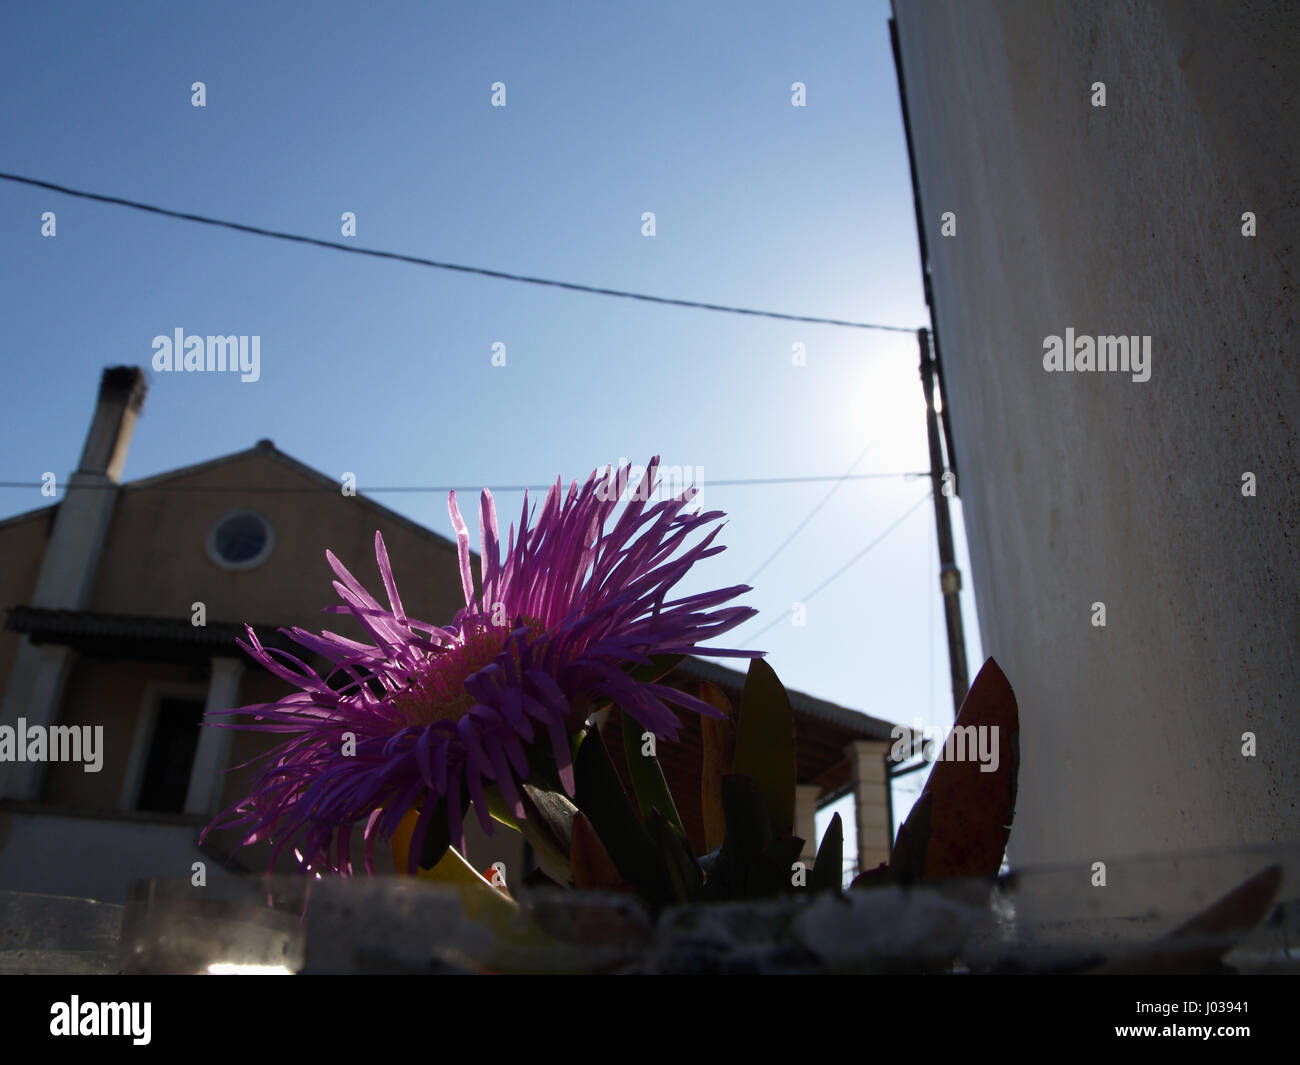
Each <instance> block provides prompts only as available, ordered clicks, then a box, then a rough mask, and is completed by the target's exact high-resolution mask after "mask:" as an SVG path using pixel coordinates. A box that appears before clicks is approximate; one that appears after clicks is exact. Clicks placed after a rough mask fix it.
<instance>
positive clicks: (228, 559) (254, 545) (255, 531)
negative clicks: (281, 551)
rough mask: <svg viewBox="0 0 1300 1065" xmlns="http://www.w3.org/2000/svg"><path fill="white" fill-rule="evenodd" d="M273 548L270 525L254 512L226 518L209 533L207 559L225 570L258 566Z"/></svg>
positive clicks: (237, 513) (238, 512)
mask: <svg viewBox="0 0 1300 1065" xmlns="http://www.w3.org/2000/svg"><path fill="white" fill-rule="evenodd" d="M274 547H275V533H274V532H273V531H272V530H271V523H270V522H269V521H267V520H266V518H264V517H262V515H261V514H258V513H257V512H256V511H253V510H236V511H234V512H232V513H230V514H227V515H226V516H225V517H224V518H222V519H221V520H220V521H218V522H217V523H216V524H215V525H214V526H212V531H211V532H209V533H208V557H210V558H211V559H212V561H213V562H215V563H216V564H217V565H218V566H221V567H223V568H224V569H252V568H253V567H254V566H260V565H261V564H262V563H263V562H265V561H266V560H267V558H268V557H269V556H270V554H271V550H272V548H274Z"/></svg>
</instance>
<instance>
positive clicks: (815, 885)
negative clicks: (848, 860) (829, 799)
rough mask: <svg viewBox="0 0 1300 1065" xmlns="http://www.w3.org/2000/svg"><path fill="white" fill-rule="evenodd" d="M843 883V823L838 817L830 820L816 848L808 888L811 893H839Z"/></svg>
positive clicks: (837, 815)
mask: <svg viewBox="0 0 1300 1065" xmlns="http://www.w3.org/2000/svg"><path fill="white" fill-rule="evenodd" d="M843 883H844V822H843V821H841V820H840V815H839V814H836V815H835V816H834V817H832V818H831V823H830V824H829V825H827V826H826V831H825V833H824V834H823V835H822V842H821V846H820V847H818V848H817V859H816V861H815V862H814V863H813V871H812V876H810V877H809V878H808V887H809V888H811V889H812V890H813V891H839V890H840V888H841V885H842V884H843Z"/></svg>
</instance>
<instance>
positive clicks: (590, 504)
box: [203, 457, 760, 874]
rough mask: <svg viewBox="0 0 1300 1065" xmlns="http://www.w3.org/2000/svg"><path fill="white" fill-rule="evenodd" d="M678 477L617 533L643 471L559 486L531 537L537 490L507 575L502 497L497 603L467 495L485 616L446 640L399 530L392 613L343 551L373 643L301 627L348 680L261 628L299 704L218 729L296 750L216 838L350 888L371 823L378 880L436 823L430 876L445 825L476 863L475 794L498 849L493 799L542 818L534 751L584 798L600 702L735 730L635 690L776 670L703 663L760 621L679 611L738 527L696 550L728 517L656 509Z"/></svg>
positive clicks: (385, 566)
mask: <svg viewBox="0 0 1300 1065" xmlns="http://www.w3.org/2000/svg"><path fill="white" fill-rule="evenodd" d="M658 461H659V460H658V458H657V457H656V458H654V459H652V460H651V462H650V464H649V466H648V468H647V469H646V472H645V475H644V477H643V478H642V479H641V481H640V482H639V483H638V485H637V486H636V487H635V489H634V490H633V491H632V493H631V494H630V496H629V499H628V502H627V504H626V506H625V507H624V510H623V512H622V514H621V515H619V517H618V520H617V522H615V523H614V525H613V528H612V529H610V530H609V531H606V528H605V526H606V524H607V522H608V521H609V519H610V516H611V514H612V513H613V511H614V510H615V509H616V507H617V506H618V500H619V495H620V490H621V488H622V487H623V486H624V485H626V483H627V477H628V468H626V467H625V468H624V469H622V470H619V471H618V473H617V475H615V474H614V473H613V471H611V470H609V469H608V468H606V470H604V471H602V472H593V473H592V475H591V476H590V477H589V478H588V479H587V483H586V484H585V485H584V486H583V487H582V488H581V489H579V487H578V483H577V482H576V481H574V482H573V483H572V484H571V485H570V487H569V491H568V493H567V495H564V496H562V494H561V482H560V481H559V480H558V479H557V481H556V483H555V485H553V486H552V487H551V489H550V491H549V492H548V493H547V496H546V501H545V503H543V504H542V508H541V515H540V517H537V518H536V523H535V524H533V525H532V527H531V528H530V526H529V519H530V515H529V510H528V497H527V493H525V495H524V506H523V512H522V513H521V515H520V519H519V541H518V543H516V542H515V527H514V525H513V524H512V525H511V527H510V531H509V536H508V540H507V545H506V557H505V559H504V561H502V560H501V558H500V548H501V543H500V536H499V534H498V529H497V518H496V508H495V506H494V504H493V502H492V495H491V493H490V492H487V491H486V490H485V491H484V492H483V495H482V501H481V504H480V508H479V536H480V540H481V543H482V551H481V554H480V587H481V594H478V595H476V594H475V590H474V582H473V578H472V575H471V569H470V550H469V532H468V530H467V529H466V527H465V522H464V520H463V519H462V518H461V515H460V511H459V509H458V508H457V506H456V494H455V492H453V493H451V496H450V498H449V500H448V509H449V510H450V512H451V520H452V524H453V526H454V527H455V530H456V541H457V547H458V550H459V555H460V577H461V584H462V586H463V588H464V592H465V607H464V609H462V610H461V611H459V612H458V613H457V614H456V616H455V617H454V618H453V619H452V621H451V624H450V625H448V626H446V627H439V626H436V625H431V624H427V623H424V622H420V621H416V620H413V619H412V618H409V617H407V615H406V612H405V610H404V609H403V607H402V601H401V598H400V597H399V595H398V592H397V584H396V581H395V580H394V577H393V570H392V566H391V565H390V564H389V561H388V553H387V551H386V549H385V547H384V541H383V537H382V536H380V535H379V533H376V534H375V556H376V558H377V560H378V563H379V572H380V576H381V577H382V579H383V583H384V590H385V592H386V593H387V596H388V606H387V607H384V606H382V605H381V604H380V603H379V602H378V601H377V600H376V599H374V598H373V597H372V596H371V595H370V594H369V593H368V592H367V591H366V590H365V589H364V588H363V587H362V586H361V585H360V584H359V583H358V582H357V580H356V579H355V578H354V577H353V576H352V574H351V573H349V572H348V570H347V569H346V568H345V567H344V566H343V564H342V563H341V562H339V560H338V559H337V558H335V557H334V554H333V553H332V552H328V551H327V552H326V558H327V559H328V560H329V563H330V565H331V566H332V567H333V569H334V572H335V573H336V574H337V575H338V578H339V579H338V580H337V581H335V582H334V587H335V589H336V590H337V591H338V593H339V596H340V597H341V598H342V599H343V602H344V604H345V605H343V606H336V607H331V608H329V609H330V610H332V611H334V612H336V613H346V614H350V615H352V616H353V617H355V618H356V619H357V621H358V622H359V623H360V624H361V626H362V627H363V628H364V629H365V631H366V633H367V634H368V635H369V637H370V640H371V642H370V643H358V642H357V641H355V640H350V639H346V638H344V637H342V636H339V635H337V634H335V633H331V632H322V633H321V634H320V635H319V636H318V635H315V634H313V633H310V632H307V631H306V630H304V629H300V628H294V629H284V630H281V631H282V632H284V633H285V634H286V635H288V636H289V637H290V638H291V639H292V640H293V641H294V642H295V643H297V644H299V645H300V646H301V647H303V648H305V649H306V650H307V651H309V652H312V653H314V654H318V655H320V656H322V657H324V658H325V659H326V660H328V661H330V662H331V663H333V665H334V669H333V670H331V671H330V673H329V674H328V676H326V677H324V678H322V677H321V676H319V675H318V674H317V673H316V671H315V670H314V669H312V668H311V667H310V666H309V665H308V664H307V663H306V662H305V661H303V660H302V659H300V658H298V657H296V656H295V655H292V654H290V653H288V652H286V651H281V650H278V649H275V648H266V647H263V645H262V644H261V643H260V641H259V640H258V639H257V636H256V634H255V633H254V632H253V630H252V629H251V628H248V638H249V643H247V644H245V643H243V641H240V646H242V647H243V648H244V649H245V650H246V651H247V652H248V653H249V654H250V655H251V656H252V657H253V658H255V659H256V660H257V661H258V662H260V663H261V664H262V665H263V666H265V667H266V668H267V669H268V670H270V671H271V672H272V673H274V674H275V675H276V676H278V677H281V678H283V679H284V680H286V681H289V682H290V683H291V684H293V685H294V686H295V687H297V688H298V689H299V690H298V691H296V692H294V693H293V694H291V695H287V696H285V697H284V698H282V699H280V700H279V701H277V702H274V703H264V704H260V705H256V706H249V707H243V708H241V709H238V710H227V711H222V714H223V715H238V714H242V715H247V716H249V717H251V718H252V719H253V720H252V723H249V724H233V723H223V724H221V725H218V727H229V728H242V729H249V730H257V731H263V732H273V733H286V734H289V735H290V737H291V738H290V739H288V740H286V741H285V742H284V743H283V744H281V745H280V746H279V747H277V748H275V749H274V750H273V751H271V752H270V753H269V754H267V755H265V756H263V759H262V760H261V761H262V765H261V768H260V772H259V774H258V775H257V777H256V779H255V781H254V783H253V788H252V792H251V794H250V795H249V796H248V797H247V798H245V799H244V800H242V801H241V802H239V803H237V804H236V805H235V806H233V807H231V808H230V809H228V810H226V811H225V812H224V813H222V814H221V815H219V816H218V817H217V818H216V819H215V820H214V821H213V822H212V824H210V825H209V826H208V827H207V828H205V829H204V833H203V834H204V836H206V835H207V833H209V832H211V831H213V830H214V829H219V828H230V827H235V826H246V828H247V831H246V834H245V836H244V838H243V841H242V842H243V844H245V845H246V844H250V843H254V842H257V841H259V840H263V839H265V840H270V841H271V843H272V844H273V849H272V854H271V859H270V864H271V865H272V866H273V865H274V864H275V862H276V860H277V859H278V857H279V855H280V853H281V852H282V851H283V850H284V848H285V847H287V846H291V845H292V846H293V847H294V848H295V849H294V853H295V854H296V855H297V857H298V862H299V865H300V867H301V868H303V869H304V870H316V871H329V872H336V873H344V874H350V873H351V872H352V863H351V857H350V854H349V840H350V836H351V832H352V828H353V826H354V825H355V824H356V823H357V822H359V821H362V820H364V821H365V840H366V846H365V867H366V870H367V872H370V873H373V872H374V865H373V850H374V844H375V839H376V837H380V838H384V839H389V838H391V837H392V834H393V832H394V830H395V829H396V827H397V825H398V823H399V822H400V821H401V820H402V818H403V816H404V815H405V814H406V813H407V812H408V811H410V810H412V809H418V810H419V811H420V813H419V817H418V820H417V822H416V826H415V831H414V834H413V836H412V839H411V845H410V868H409V869H408V871H410V872H413V871H414V868H415V865H416V862H417V858H418V856H419V854H420V852H421V846H422V843H423V841H424V838H425V835H426V832H427V831H428V830H429V826H430V822H431V819H432V817H433V816H434V813H435V811H436V810H439V809H441V810H444V811H445V816H446V818H447V829H448V832H449V838H450V839H451V841H452V842H453V844H456V845H459V846H461V847H462V848H463V839H464V832H463V827H462V823H461V822H462V816H463V815H462V808H463V807H462V797H464V796H467V797H468V799H469V800H471V801H472V805H473V807H474V810H475V813H476V814H477V816H478V819H479V821H480V823H481V824H482V825H483V828H484V830H485V831H488V832H490V831H491V822H490V820H489V816H488V798H487V795H486V794H485V786H490V785H493V784H495V785H496V787H497V788H499V789H500V793H501V795H502V796H503V797H504V798H505V800H506V802H507V803H508V804H509V806H510V807H511V808H512V810H513V812H514V814H515V816H516V817H522V816H524V807H523V804H522V802H521V799H520V793H519V787H518V782H519V781H522V780H525V779H527V778H528V776H529V753H530V752H529V748H530V745H531V754H532V755H533V757H534V758H536V756H537V755H538V753H539V752H542V753H545V754H546V755H547V757H548V759H549V757H551V756H553V758H554V763H555V767H554V768H555V772H556V775H558V779H559V781H560V782H561V783H562V784H563V786H564V788H565V789H566V790H567V791H568V792H569V794H573V789H574V781H573V765H572V758H571V748H570V735H571V734H572V733H573V732H574V731H576V730H577V729H579V728H581V727H582V724H583V721H584V720H585V719H586V717H587V716H588V715H589V714H590V712H591V710H592V708H593V707H594V706H595V705H598V704H600V703H604V702H607V701H608V702H612V703H614V704H616V705H618V706H620V707H622V708H623V709H624V710H625V711H626V712H627V713H628V714H630V715H631V716H632V717H633V718H635V719H636V720H637V722H639V723H640V724H641V725H642V727H643V728H645V729H646V730H647V731H649V732H652V733H654V734H655V735H656V736H657V737H659V738H664V739H668V740H675V739H676V738H677V729H678V728H679V727H680V725H681V722H680V721H679V719H678V718H677V716H676V715H675V714H674V713H673V711H672V709H670V704H671V705H672V706H676V707H679V708H683V709H686V710H692V711H695V712H697V713H701V714H707V715H710V716H718V712H717V711H716V710H714V709H713V708H712V707H710V706H709V705H708V704H706V703H704V702H702V701H701V700H699V699H696V698H694V697H692V696H690V695H687V694H685V693H683V692H680V691H678V690H676V689H674V688H671V687H668V686H666V685H662V684H658V683H651V682H645V681H639V680H636V679H634V678H633V677H632V676H630V675H629V671H630V670H631V669H633V668H634V667H636V666H638V665H646V664H649V663H650V661H651V659H652V658H653V657H655V656H660V655H687V654H696V655H711V656H729V657H738V658H754V657H758V655H759V654H760V652H756V651H741V650H733V649H718V648H712V647H702V646H700V645H701V644H702V643H703V642H704V641H707V640H709V639H712V638H713V637H715V636H717V635H719V634H721V633H724V632H726V631H728V630H730V629H732V628H734V627H735V626H737V625H739V624H741V623H742V622H744V621H746V620H748V619H749V618H750V617H752V616H753V615H754V614H755V613H756V611H754V610H753V609H752V608H750V607H738V606H731V607H725V608H723V607H722V604H723V603H726V602H728V601H729V600H732V599H734V598H735V597H736V596H738V595H740V594H741V593H743V592H746V591H748V590H749V588H748V586H746V585H736V586H733V587H730V588H723V589H720V590H718V591H713V592H704V593H701V594H698V595H692V596H687V597H685V598H681V599H674V600H670V599H668V595H669V593H670V591H671V590H672V588H673V586H674V585H675V584H677V583H678V581H680V580H681V579H682V577H684V576H685V575H686V573H687V571H688V570H689V569H690V568H691V567H692V566H693V565H694V564H695V563H696V562H698V561H700V560H701V559H704V558H707V557H708V556H710V555H715V554H717V553H718V552H720V551H722V550H724V548H723V547H721V546H713V540H714V538H715V537H716V536H717V534H718V533H719V532H720V531H721V528H722V526H721V525H717V526H716V527H715V528H713V529H712V530H711V531H710V532H709V533H708V534H707V535H706V536H705V537H704V538H703V539H702V540H700V541H699V542H697V543H695V544H694V546H691V547H690V548H688V549H686V550H680V553H679V549H681V548H682V546H683V544H684V543H685V541H686V540H687V538H688V537H689V536H690V535H691V534H692V533H694V532H696V531H697V530H700V529H702V528H703V527H704V526H706V525H708V524H709V523H711V522H714V521H715V520H716V519H718V518H721V517H722V516H723V515H722V512H721V511H710V512H707V513H700V511H699V508H698V507H697V508H696V509H694V510H692V511H687V510H686V505H687V504H688V503H689V502H690V501H691V499H692V498H693V497H694V496H695V494H696V491H697V490H696V489H694V488H690V489H688V490H686V491H685V492H684V493H683V494H682V495H680V496H676V497H674V498H671V499H666V500H664V501H662V502H659V503H656V504H655V505H653V506H647V502H648V501H649V499H650V497H651V495H652V494H653V492H654V491H655V487H656V480H657V469H658ZM535 511H536V507H535V506H534V512H535ZM674 556H676V557H674ZM543 745H545V746H543ZM547 747H549V750H547V749H546V748H547Z"/></svg>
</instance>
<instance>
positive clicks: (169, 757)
mask: <svg viewBox="0 0 1300 1065" xmlns="http://www.w3.org/2000/svg"><path fill="white" fill-rule="evenodd" d="M202 720H203V701H202V700H201V699H163V700H161V701H160V702H159V703H158V714H157V717H156V718H155V720H154V727H153V738H152V739H151V740H150V742H149V756H148V759H147V760H146V762H145V767H144V777H143V779H142V780H141V782H140V798H139V799H138V800H137V801H136V804H135V805H136V808H137V809H139V810H153V811H156V812H159V813H181V812H182V811H183V810H184V809H185V793H186V792H187V791H188V790H189V786H190V771H191V770H192V769H193V768H194V752H195V750H196V749H197V748H198V745H199V727H200V725H201V723H202Z"/></svg>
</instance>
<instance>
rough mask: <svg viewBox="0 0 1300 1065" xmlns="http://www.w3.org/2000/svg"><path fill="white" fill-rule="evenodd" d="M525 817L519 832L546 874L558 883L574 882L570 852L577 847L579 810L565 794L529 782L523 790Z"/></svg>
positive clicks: (567, 883)
mask: <svg viewBox="0 0 1300 1065" xmlns="http://www.w3.org/2000/svg"><path fill="white" fill-rule="evenodd" d="M520 799H521V800H522V801H523V804H524V813H525V815H526V816H525V817H524V819H523V820H522V821H520V822H519V830H520V831H521V832H522V833H523V836H524V839H526V840H527V841H528V843H529V844H530V845H531V846H532V848H533V853H534V854H535V855H536V856H537V864H538V865H539V866H541V868H542V872H544V873H545V874H546V875H547V876H548V877H550V878H551V879H552V880H554V881H555V882H556V883H557V884H560V885H562V886H567V885H569V884H571V883H572V882H573V870H572V869H571V868H570V865H569V852H570V850H571V848H572V846H573V839H572V837H573V818H574V815H575V814H576V813H577V812H578V808H577V807H576V806H574V805H573V803H571V802H570V801H569V800H568V798H566V797H565V796H564V795H563V794H562V793H561V792H558V791H548V790H545V789H543V788H536V787H533V785H532V784H529V783H528V782H527V781H525V782H523V786H522V787H521V789H520Z"/></svg>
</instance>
